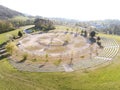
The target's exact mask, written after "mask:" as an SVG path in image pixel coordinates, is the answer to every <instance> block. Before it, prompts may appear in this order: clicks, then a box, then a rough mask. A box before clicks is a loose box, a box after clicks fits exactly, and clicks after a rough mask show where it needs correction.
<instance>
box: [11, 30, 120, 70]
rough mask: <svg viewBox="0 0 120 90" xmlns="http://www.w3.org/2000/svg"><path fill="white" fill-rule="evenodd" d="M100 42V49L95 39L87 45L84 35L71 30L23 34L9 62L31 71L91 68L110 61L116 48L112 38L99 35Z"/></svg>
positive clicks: (117, 46) (20, 68)
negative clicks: (101, 47) (101, 46)
mask: <svg viewBox="0 0 120 90" xmlns="http://www.w3.org/2000/svg"><path fill="white" fill-rule="evenodd" d="M101 42H102V45H103V47H104V48H103V49H100V48H99V47H98V46H97V44H96V43H95V44H92V45H90V44H89V43H88V41H87V38H84V37H83V36H81V35H80V34H78V33H74V32H73V33H71V32H67V33H66V32H61V31H58V32H55V33H54V32H48V33H42V34H34V35H27V37H24V38H23V39H21V40H20V41H19V43H20V44H19V45H18V51H16V52H15V53H14V54H13V56H12V60H10V63H11V64H12V65H13V66H14V67H16V68H17V69H19V70H22V71H31V72H58V71H66V72H69V71H73V70H79V69H86V68H91V67H95V66H97V65H100V64H103V63H106V62H108V61H111V59H112V58H113V57H114V56H115V55H116V54H117V52H118V50H119V45H118V44H117V42H116V41H115V40H112V39H107V38H101ZM26 54H27V55H26ZM20 56H21V57H20ZM14 57H15V58H17V59H15V58H14ZM18 57H19V58H18ZM13 59H15V60H13ZM17 60H18V61H17ZM19 60H20V61H19ZM16 62H17V63H16ZM18 62H19V63H18ZM21 62H22V63H21Z"/></svg>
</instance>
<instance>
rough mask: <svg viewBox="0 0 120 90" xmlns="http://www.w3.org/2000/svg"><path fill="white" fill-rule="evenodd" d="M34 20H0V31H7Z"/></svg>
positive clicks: (31, 22) (29, 23)
mask: <svg viewBox="0 0 120 90" xmlns="http://www.w3.org/2000/svg"><path fill="white" fill-rule="evenodd" d="M33 23H34V20H26V21H22V20H0V33H4V32H8V31H11V30H14V29H16V28H18V27H20V26H24V25H31V24H33Z"/></svg>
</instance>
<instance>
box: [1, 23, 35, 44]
mask: <svg viewBox="0 0 120 90" xmlns="http://www.w3.org/2000/svg"><path fill="white" fill-rule="evenodd" d="M30 27H33V25H28V26H23V27H20V28H19V29H17V30H13V31H10V32H6V33H2V34H0V43H2V42H4V41H6V40H8V38H9V36H11V35H17V34H18V31H22V30H24V29H27V28H30Z"/></svg>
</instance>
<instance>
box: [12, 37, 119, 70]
mask: <svg viewBox="0 0 120 90" xmlns="http://www.w3.org/2000/svg"><path fill="white" fill-rule="evenodd" d="M102 45H103V46H104V48H103V49H102V50H101V52H100V53H99V55H98V56H96V57H93V58H92V59H89V60H77V61H76V62H74V61H73V63H72V65H68V64H62V65H59V66H53V65H52V66H50V65H49V66H47V65H46V66H42V65H36V64H27V63H16V62H14V61H13V60H10V63H11V64H12V65H13V66H14V67H15V68H17V69H18V70H21V71H30V72H60V71H66V72H71V71H74V70H85V69H88V68H95V67H99V66H100V65H104V64H109V63H110V62H111V61H112V60H113V58H114V57H115V56H116V55H117V53H118V51H119V45H118V43H117V42H116V41H115V40H113V39H110V38H104V37H102Z"/></svg>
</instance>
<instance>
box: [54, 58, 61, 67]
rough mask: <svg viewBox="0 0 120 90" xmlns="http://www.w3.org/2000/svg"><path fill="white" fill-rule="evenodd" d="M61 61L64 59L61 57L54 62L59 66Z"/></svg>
mask: <svg viewBox="0 0 120 90" xmlns="http://www.w3.org/2000/svg"><path fill="white" fill-rule="evenodd" d="M61 61H62V60H61V59H58V60H56V61H55V62H54V63H53V64H54V65H56V66H59V65H60V63H61Z"/></svg>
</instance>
